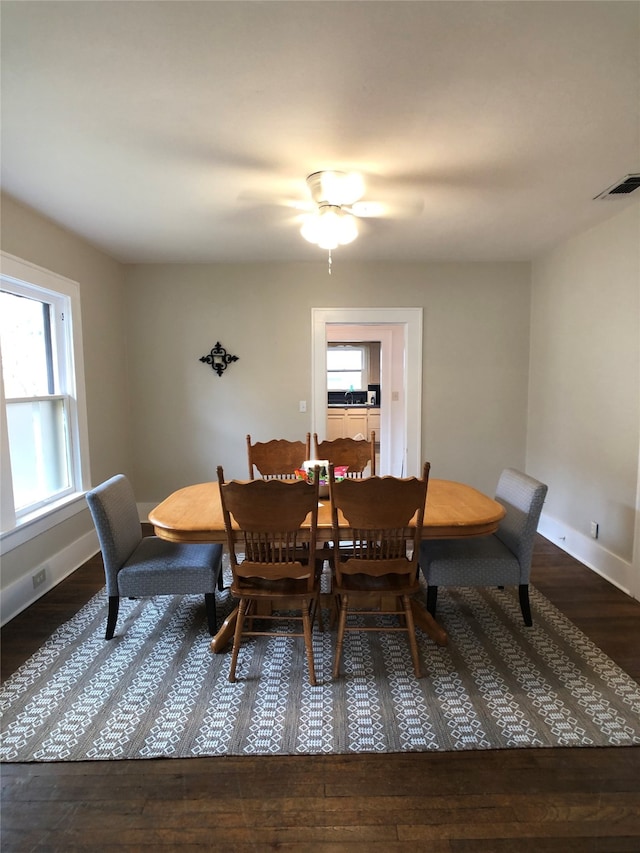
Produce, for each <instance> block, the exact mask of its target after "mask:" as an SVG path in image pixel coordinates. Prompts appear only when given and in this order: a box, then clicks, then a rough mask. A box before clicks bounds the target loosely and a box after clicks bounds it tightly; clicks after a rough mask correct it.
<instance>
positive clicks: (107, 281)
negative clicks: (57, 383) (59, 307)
mask: <svg viewBox="0 0 640 853" xmlns="http://www.w3.org/2000/svg"><path fill="white" fill-rule="evenodd" d="M1 213H2V219H1V223H2V249H3V251H5V252H7V253H9V254H12V255H16V256H17V257H19V258H22V259H23V260H26V261H30V262H31V263H34V264H37V265H39V266H42V267H44V268H46V269H48V270H52V271H53V272H56V273H59V274H60V275H63V276H66V277H67V278H70V279H72V280H73V281H77V282H78V283H79V284H80V300H81V312H82V335H83V343H84V367H85V379H86V396H87V409H88V428H89V452H90V467H91V480H92V483H93V484H96V483H98V482H100V481H101V480H103V479H105V478H106V477H108V476H110V475H111V474H114V473H116V472H119V471H123V472H125V473H128V472H130V470H131V469H130V464H129V463H130V454H129V405H128V381H127V361H126V339H125V327H124V313H125V301H124V269H123V267H122V266H121V265H120V264H118V263H117V262H116V261H114V260H113V259H112V258H109V257H108V256H107V255H105V254H104V253H102V252H100V251H98V250H97V249H95V248H94V247H92V246H90V245H88V244H87V243H86V242H85V241H83V240H81V239H80V238H78V237H76V236H75V235H74V234H71V233H70V232H68V231H65V230H64V229H62V228H59V227H58V226H57V225H55V224H54V223H53V222H51V221H50V220H48V219H45V218H44V217H42V216H40V215H38V214H36V213H34V212H33V211H31V210H29V209H28V208H26V207H24V206H22V205H20V204H18V203H17V202H15V201H14V200H13V199H11V198H9V197H7V196H6V195H3V196H2V210H1ZM87 534H93V525H92V522H91V518H90V516H89V512H88V510H86V511H83V512H81V513H80V514H79V515H75V516H73V517H72V518H69V519H67V520H66V521H64V522H63V523H61V524H59V525H57V526H56V527H54V528H53V529H51V530H49V531H47V532H45V533H42V534H40V535H39V536H37V537H35V538H34V539H32V540H31V541H30V542H27V543H26V544H24V545H21V546H19V547H17V548H14V549H13V550H11V551H9V552H7V553H5V554H3V556H2V579H1V583H2V589H3V590H5V589H6V588H7V587H8V586H9V585H10V584H12V583H14V584H15V583H17V582H19V581H20V579H24V578H28V581H29V583H28V584H27V585H26V588H27V589H28V587H29V585H30V578H31V575H32V573H33V570H34V569H35V568H37V567H38V566H40V565H41V564H42V563H43V562H44V561H47V567H48V574H47V580H48V583H47V587H48V586H50V585H54V583H55V581H56V580H57V579H59V577H60V575H61V574H63V573H64V569H63V568H62V566H64V565H65V564H68V563H69V560H70V559H74V560H75V559H77V560H79V561H80V562H81V561H82V559H83V554H82V549H73V545H74V543H77V542H78V541H80V540H81V538H82V537H83V536H86V535H87ZM70 547H71V548H72V550H73V553H74V554H76V553H77V554H78V556H77V557H75V556H74V557H69V556H68V555H67V556H60V557H59V559H58V560H56V555H64V554H65V551H66V549H68V548H70ZM58 565H59V566H60V567H61V568H57V566H58ZM76 567H77V564H76V565H70V566H69V570H71V569H74V568H76ZM31 592H33V588H32V586H31Z"/></svg>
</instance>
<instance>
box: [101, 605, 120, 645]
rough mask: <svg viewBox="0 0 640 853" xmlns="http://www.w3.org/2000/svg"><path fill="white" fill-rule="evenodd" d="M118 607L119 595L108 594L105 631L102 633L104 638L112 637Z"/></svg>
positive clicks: (109, 638)
mask: <svg viewBox="0 0 640 853" xmlns="http://www.w3.org/2000/svg"><path fill="white" fill-rule="evenodd" d="M119 609H120V596H118V595H110V596H109V613H108V615H107V631H106V634H105V635H104V638H105V640H111V639H113V632H114V631H115V630H116V622H117V621H118V610H119Z"/></svg>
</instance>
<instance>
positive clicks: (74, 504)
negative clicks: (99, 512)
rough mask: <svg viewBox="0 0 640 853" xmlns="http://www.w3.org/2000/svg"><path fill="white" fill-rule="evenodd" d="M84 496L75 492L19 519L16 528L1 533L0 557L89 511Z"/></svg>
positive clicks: (82, 493)
mask: <svg viewBox="0 0 640 853" xmlns="http://www.w3.org/2000/svg"><path fill="white" fill-rule="evenodd" d="M84 494H85V493H84V492H75V493H74V494H73V495H67V496H66V497H65V498H62V499H61V500H59V501H57V502H56V503H55V504H50V505H49V506H47V507H43V508H42V509H39V510H37V512H34V513H32V514H30V515H27V516H24V518H20V519H18V520H17V522H16V526H15V527H12V528H11V529H10V530H5V531H3V532H2V533H0V556H2V555H3V554H6V553H7V552H8V551H13V549H14V548H18V547H19V546H20V545H24V544H25V542H29V541H30V540H31V539H34V538H35V537H36V536H40V534H42V533H46V532H47V531H48V530H51V529H52V528H53V527H56V526H57V525H58V524H61V523H62V522H63V521H66V520H67V519H68V518H72V517H73V516H74V515H77V514H78V513H79V512H83V511H84V510H85V509H87V502H86V500H85V497H84Z"/></svg>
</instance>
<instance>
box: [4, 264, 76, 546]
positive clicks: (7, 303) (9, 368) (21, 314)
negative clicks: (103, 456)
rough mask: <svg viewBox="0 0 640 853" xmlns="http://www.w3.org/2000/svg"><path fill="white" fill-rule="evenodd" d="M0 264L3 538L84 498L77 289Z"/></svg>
mask: <svg viewBox="0 0 640 853" xmlns="http://www.w3.org/2000/svg"><path fill="white" fill-rule="evenodd" d="M2 260H3V264H2V275H1V276H0V358H1V363H2V370H1V371H0V372H1V382H2V388H1V399H2V401H3V404H4V405H3V407H2V408H3V411H2V418H3V421H4V422H3V424H2V427H3V432H4V433H5V436H6V440H4V441H3V444H2V449H1V453H2V458H1V462H2V484H1V485H2V489H3V492H4V493H5V498H4V499H3V506H2V531H3V532H5V531H7V530H11V529H12V528H14V527H16V526H17V525H20V524H21V523H23V522H24V521H25V520H28V519H32V518H33V517H34V516H38V515H42V514H43V513H46V512H50V511H51V509H52V508H53V507H54V506H59V505H60V503H61V502H62V501H64V500H65V499H69V498H72V497H73V496H75V495H77V493H78V492H82V484H83V471H84V469H85V468H86V464H83V462H84V460H85V459H86V452H83V451H84V450H85V448H86V440H85V439H86V418H85V416H84V398H83V395H81V396H79V394H78V387H80V388H81V390H83V383H82V382H78V379H79V377H81V376H82V371H81V370H80V371H79V370H78V359H79V358H80V357H81V353H82V350H81V346H80V347H79V346H78V343H79V341H80V338H79V322H80V321H79V309H80V304H79V289H78V286H77V284H75V282H71V281H68V280H67V279H63V278H61V277H59V276H55V275H54V274H53V273H49V272H47V271H46V270H41V269H39V268H38V267H32V266H31V265H28V264H25V263H24V262H21V261H19V260H18V259H17V258H11V257H10V256H6V255H3V259H2ZM10 273H11V274H10ZM74 332H75V333H74ZM6 495H8V496H9V497H8V498H7V497H6Z"/></svg>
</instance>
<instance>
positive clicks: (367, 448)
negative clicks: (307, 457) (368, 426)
mask: <svg viewBox="0 0 640 853" xmlns="http://www.w3.org/2000/svg"><path fill="white" fill-rule="evenodd" d="M313 446H314V453H315V456H314V458H315V459H328V460H329V462H332V463H333V464H334V465H336V466H337V465H348V466H349V467H348V470H347V477H350V478H357V479H360V478H362V477H364V474H365V471H367V470H368V473H369V475H370V476H371V477H374V476H375V473H376V434H375V431H374V430H372V431H371V438H370V439H369V440H368V441H367V439H357V438H335V439H334V440H333V441H329V440H325V441H318V434H317V433H315V432H314V434H313Z"/></svg>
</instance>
